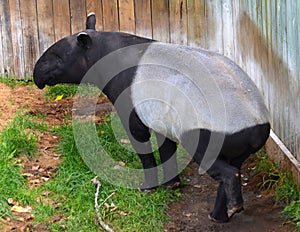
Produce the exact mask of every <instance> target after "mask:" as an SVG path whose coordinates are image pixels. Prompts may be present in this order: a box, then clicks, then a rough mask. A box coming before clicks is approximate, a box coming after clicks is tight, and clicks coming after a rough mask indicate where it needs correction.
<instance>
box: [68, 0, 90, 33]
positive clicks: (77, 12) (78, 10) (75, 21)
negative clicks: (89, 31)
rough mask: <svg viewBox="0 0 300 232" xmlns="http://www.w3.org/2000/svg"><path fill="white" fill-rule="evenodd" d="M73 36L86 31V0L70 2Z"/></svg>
mask: <svg viewBox="0 0 300 232" xmlns="http://www.w3.org/2000/svg"><path fill="white" fill-rule="evenodd" d="M70 12H71V31H72V34H74V33H77V32H79V31H83V30H85V28H86V27H85V21H86V2H85V0H76V1H70Z"/></svg>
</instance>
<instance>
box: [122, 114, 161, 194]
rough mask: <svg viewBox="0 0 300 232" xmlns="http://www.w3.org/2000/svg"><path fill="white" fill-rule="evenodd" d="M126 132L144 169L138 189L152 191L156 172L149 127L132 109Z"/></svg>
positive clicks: (156, 183) (156, 180)
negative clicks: (142, 178) (143, 177)
mask: <svg viewBox="0 0 300 232" xmlns="http://www.w3.org/2000/svg"><path fill="white" fill-rule="evenodd" d="M125 128H126V127H125ZM127 134H128V137H129V139H130V141H131V144H132V146H133V148H134V150H135V151H136V152H137V154H138V155H139V157H140V159H141V162H142V165H143V169H144V176H145V180H144V183H142V184H141V185H140V190H141V191H142V192H151V191H154V190H155V189H156V187H157V186H158V174H157V173H158V172H157V165H156V161H155V158H154V155H153V152H152V147H151V142H150V137H151V134H150V129H149V128H148V127H147V126H145V125H144V124H143V122H142V121H141V120H140V118H139V117H138V115H137V114H136V113H135V111H134V110H133V111H132V112H131V114H130V116H129V127H128V130H127Z"/></svg>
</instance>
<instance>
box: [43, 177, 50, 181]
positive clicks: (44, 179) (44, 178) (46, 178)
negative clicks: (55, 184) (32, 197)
mask: <svg viewBox="0 0 300 232" xmlns="http://www.w3.org/2000/svg"><path fill="white" fill-rule="evenodd" d="M41 178H42V180H43V181H48V180H49V179H50V178H48V177H44V176H42V177H41Z"/></svg>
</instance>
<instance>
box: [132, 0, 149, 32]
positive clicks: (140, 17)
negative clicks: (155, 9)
mask: <svg viewBox="0 0 300 232" xmlns="http://www.w3.org/2000/svg"><path fill="white" fill-rule="evenodd" d="M134 5H135V27H136V28H135V30H136V34H137V35H139V36H144V37H147V38H152V23H151V0H135V2H134Z"/></svg>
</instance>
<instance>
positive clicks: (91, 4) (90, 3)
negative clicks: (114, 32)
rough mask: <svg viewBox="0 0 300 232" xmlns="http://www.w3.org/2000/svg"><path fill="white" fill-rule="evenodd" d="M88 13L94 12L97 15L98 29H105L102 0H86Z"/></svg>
mask: <svg viewBox="0 0 300 232" xmlns="http://www.w3.org/2000/svg"><path fill="white" fill-rule="evenodd" d="M86 10H87V14H89V13H92V12H94V13H95V15H96V30H97V31H103V20H102V18H103V13H102V0H86Z"/></svg>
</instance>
